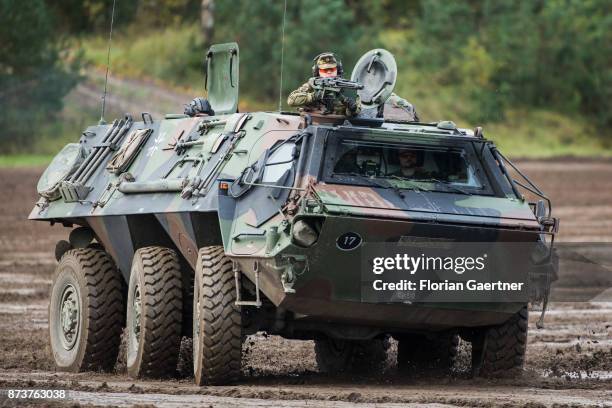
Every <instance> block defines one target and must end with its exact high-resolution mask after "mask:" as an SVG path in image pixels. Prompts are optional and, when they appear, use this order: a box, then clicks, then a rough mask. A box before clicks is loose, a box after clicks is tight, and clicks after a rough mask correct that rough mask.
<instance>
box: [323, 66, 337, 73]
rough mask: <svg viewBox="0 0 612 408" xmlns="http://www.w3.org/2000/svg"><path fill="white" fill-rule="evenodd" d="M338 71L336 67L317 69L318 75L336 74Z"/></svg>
mask: <svg viewBox="0 0 612 408" xmlns="http://www.w3.org/2000/svg"><path fill="white" fill-rule="evenodd" d="M337 70H338V69H337V68H336V67H334V68H319V73H320V74H332V73H334V72H336V71H337Z"/></svg>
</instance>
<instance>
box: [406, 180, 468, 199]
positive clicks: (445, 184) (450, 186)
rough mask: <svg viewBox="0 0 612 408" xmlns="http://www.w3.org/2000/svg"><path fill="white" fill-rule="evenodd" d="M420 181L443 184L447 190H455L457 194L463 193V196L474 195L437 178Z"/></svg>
mask: <svg viewBox="0 0 612 408" xmlns="http://www.w3.org/2000/svg"><path fill="white" fill-rule="evenodd" d="M418 181H422V182H425V183H427V182H433V183H440V184H443V185H444V186H446V187H447V188H449V189H450V190H453V191H455V192H457V193H461V194H465V195H470V196H471V195H472V193H470V192H469V191H466V190H464V189H462V188H461V187H457V186H455V185H453V184H452V183H451V182H450V181H447V180H440V179H437V178H427V179H419V180H418Z"/></svg>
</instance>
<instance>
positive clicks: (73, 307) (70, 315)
mask: <svg viewBox="0 0 612 408" xmlns="http://www.w3.org/2000/svg"><path fill="white" fill-rule="evenodd" d="M79 303H80V302H79V294H78V292H77V290H76V289H75V287H74V286H72V285H70V284H68V285H66V286H65V287H64V290H63V291H62V295H61V297H60V307H59V308H58V309H59V319H58V322H59V324H60V329H61V330H60V336H59V338H60V341H61V343H62V347H64V349H65V350H72V348H73V347H74V345H75V344H76V341H77V338H78V334H79V322H80V318H81V316H80V309H79Z"/></svg>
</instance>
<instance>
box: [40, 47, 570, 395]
mask: <svg viewBox="0 0 612 408" xmlns="http://www.w3.org/2000/svg"><path fill="white" fill-rule="evenodd" d="M206 65H207V79H206V87H207V95H208V96H207V98H208V99H207V103H204V104H202V103H201V104H200V105H204V108H201V109H199V110H198V109H196V111H197V112H194V114H193V116H189V115H181V114H175V115H167V116H166V117H165V118H163V119H159V118H152V117H151V115H149V114H147V113H143V114H142V117H141V118H140V119H141V120H138V121H137V120H134V119H133V118H132V117H130V116H126V117H124V118H121V119H117V120H115V121H113V122H112V123H110V124H99V125H95V126H90V127H88V128H87V129H86V130H85V131H84V132H83V134H82V136H81V138H80V140H79V141H78V142H77V143H70V144H68V145H66V146H65V147H64V148H63V149H62V151H61V152H60V153H59V154H58V155H57V156H56V157H55V158H54V159H53V161H52V163H51V164H50V165H49V167H48V168H47V169H46V171H45V172H44V174H43V175H42V176H41V178H40V181H39V183H38V193H39V195H40V198H39V200H38V202H37V203H36V205H35V207H34V209H33V210H32V212H31V214H30V217H29V218H30V219H32V220H39V221H47V222H50V224H51V225H53V224H62V225H63V226H65V227H70V228H72V229H71V231H70V232H69V233H67V239H66V240H62V241H60V242H58V243H57V246H56V248H55V256H56V258H57V260H58V265H57V268H56V273H55V277H54V281H53V286H52V290H51V296H50V305H49V334H50V344H51V350H52V352H53V357H54V360H55V363H56V366H57V368H58V370H65V371H75V372H76V371H83V370H100V369H102V370H111V369H112V368H113V366H114V364H115V361H116V359H117V356H118V353H119V348H120V342H121V340H120V337H121V333H122V330H123V328H124V327H126V328H127V367H128V374H129V375H130V376H134V377H163V376H167V375H172V374H173V373H174V372H175V370H176V366H177V360H178V356H179V348H180V344H181V339H182V337H184V336H187V337H192V339H193V372H194V376H195V381H196V383H197V384H225V383H228V382H231V381H234V380H236V379H238V378H239V377H240V373H241V354H242V342H243V339H244V337H245V336H246V335H248V334H252V333H256V332H258V331H266V332H268V333H271V334H278V335H281V336H284V337H286V338H290V339H312V340H314V341H315V344H316V347H315V350H316V357H317V362H318V364H319V367H320V369H321V370H323V371H329V372H335V371H344V370H351V369H359V368H364V367H367V368H368V369H372V368H375V367H380V366H381V364H383V362H384V361H385V358H386V351H387V347H388V345H389V339H390V338H391V337H393V338H395V339H396V340H397V341H398V364H399V366H400V367H403V368H408V369H411V368H417V367H423V366H425V367H438V368H449V367H451V366H452V364H453V361H454V357H455V355H456V352H457V344H458V341H459V336H461V337H462V338H463V339H464V340H467V341H471V342H472V344H473V362H474V364H473V368H474V372H475V373H476V374H477V375H483V376H496V375H499V374H502V373H504V372H505V371H507V370H509V369H513V368H518V367H521V365H522V364H523V358H524V354H525V348H526V336H527V303H528V301H533V300H541V299H543V298H545V297H546V291H547V287H548V286H547V285H548V284H549V283H550V281H551V280H552V279H553V278H554V265H553V263H552V261H551V260H550V257H549V258H547V261H546V262H544V264H543V265H544V266H543V267H542V268H540V269H539V270H540V271H541V273H540V274H539V275H538V277H537V279H534V282H535V284H533V285H532V286H531V288H530V298H529V299H526V300H524V301H518V302H517V301H514V302H484V303H483V302H477V301H474V302H450V303H439V302H438V303H436V302H429V303H428V302H418V301H407V300H405V299H404V300H403V301H399V302H398V301H395V300H394V299H391V298H389V299H382V300H379V301H371V300H368V299H366V298H365V297H364V294H363V280H362V278H361V273H360V269H362V264H361V257H360V251H362V249H363V248H365V247H366V246H367V245H368V244H371V243H387V244H390V245H394V244H397V243H401V242H412V243H414V242H417V243H418V242H423V243H424V244H423V245H425V243H427V242H429V243H431V242H438V241H442V242H450V241H453V242H455V241H459V242H476V241H477V242H506V241H507V242H536V243H539V244H541V245H542V246H543V247H545V248H547V249H549V250H550V249H551V247H552V238H554V234H555V232H556V230H557V225H558V223H557V221H556V219H554V218H552V217H551V214H550V202H549V201H547V199H546V197H545V196H544V195H543V193H542V192H541V191H540V190H539V189H538V188H537V187H536V186H535V185H533V183H531V182H529V180H528V179H526V178H521V179H520V180H519V179H518V178H517V179H516V180H515V179H514V176H512V174H519V175H520V172H519V173H517V172H518V170H517V169H513V166H512V164H511V163H510V162H509V161H507V160H506V159H505V158H504V157H503V156H502V155H501V153H500V152H499V151H498V150H497V148H496V146H495V144H494V143H493V142H492V141H490V140H487V139H485V138H484V136H483V133H482V131H481V129H476V130H475V131H471V130H465V129H459V128H457V126H455V125H454V124H453V123H452V122H436V123H420V122H414V121H410V120H411V119H410V118H409V117H406V115H405V112H403V111H402V108H401V106H398V105H397V104H391V103H388V99H389V96H390V95H391V92H392V90H393V87H394V85H395V77H396V66H395V60H394V59H393V56H392V55H391V54H390V53H388V52H387V51H385V50H382V49H377V50H372V51H370V52H368V53H366V54H365V55H364V56H363V57H362V58H361V59H360V60H359V62H358V63H357V65H356V66H355V68H354V70H353V73H352V76H351V79H352V80H353V81H356V82H359V83H360V84H363V85H364V86H363V87H362V89H360V90H359V91H358V93H359V96H360V98H361V103H362V107H363V109H362V115H360V116H359V117H355V118H346V117H338V116H334V115H317V114H316V113H308V112H302V113H301V114H298V113H291V112H239V111H238V89H239V81H238V70H239V50H238V45H237V44H235V43H230V44H220V45H214V46H212V47H211V49H210V50H209V52H208V53H207V62H206ZM213 112H214V113H213ZM368 112H369V113H368ZM406 149H409V150H411V151H412V155H413V158H415V160H416V161H418V162H419V163H418V164H419V168H420V169H422V170H420V171H423V172H427V174H428V175H427V177H426V178H423V176H421V177H420V178H418V177H416V176H414V174H413V177H412V179H411V177H410V175H403V174H402V168H401V163H400V159H398V157H400V156H401V154H400V153H401V151H403V150H406ZM519 178H520V177H519ZM525 189H526V190H528V191H529V192H530V194H532V195H533V194H535V195H536V196H541V198H542V199H541V200H538V201H536V202H533V203H529V202H528V201H527V200H526V199H525V197H524V195H523V192H524V191H525ZM546 203H548V206H547V205H545V204H546ZM542 271H543V272H542Z"/></svg>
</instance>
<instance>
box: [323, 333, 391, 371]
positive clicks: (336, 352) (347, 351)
mask: <svg viewBox="0 0 612 408" xmlns="http://www.w3.org/2000/svg"><path fill="white" fill-rule="evenodd" d="M388 349H389V339H388V338H386V337H385V338H383V339H373V340H341V339H332V338H330V337H324V338H320V339H315V357H316V360H317V365H318V366H319V371H321V372H324V373H329V374H341V373H370V372H377V371H378V372H380V371H382V370H383V369H384V368H385V365H386V363H387V350H388Z"/></svg>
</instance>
